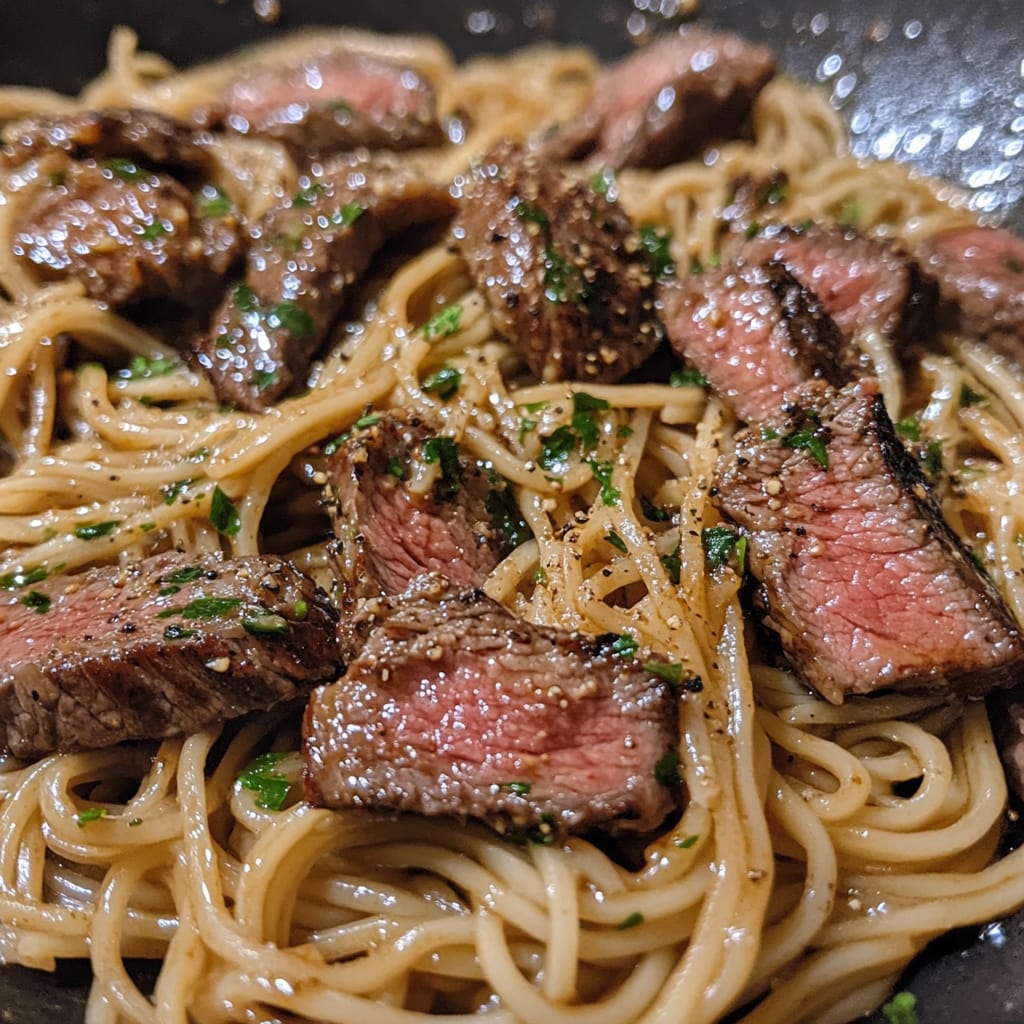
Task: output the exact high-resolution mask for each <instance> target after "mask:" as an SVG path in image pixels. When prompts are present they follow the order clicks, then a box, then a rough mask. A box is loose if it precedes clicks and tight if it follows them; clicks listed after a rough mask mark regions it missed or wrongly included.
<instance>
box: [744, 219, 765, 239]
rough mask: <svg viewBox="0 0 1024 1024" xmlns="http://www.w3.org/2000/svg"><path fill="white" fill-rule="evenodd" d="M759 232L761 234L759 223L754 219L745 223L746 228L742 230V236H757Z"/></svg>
mask: <svg viewBox="0 0 1024 1024" xmlns="http://www.w3.org/2000/svg"><path fill="white" fill-rule="evenodd" d="M759 234H761V224H760V222H758V221H756V220H755V221H751V222H750V223H749V224H748V225H747V230H746V231H744V232H743V237H744V238H746V239H751V238H757V236H758V235H759Z"/></svg>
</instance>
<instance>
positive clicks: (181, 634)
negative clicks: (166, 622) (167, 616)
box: [164, 624, 196, 640]
mask: <svg viewBox="0 0 1024 1024" xmlns="http://www.w3.org/2000/svg"><path fill="white" fill-rule="evenodd" d="M195 635H196V633H195V630H194V629H186V628H185V627H184V626H179V625H177V624H174V625H170V626H167V627H165V628H164V639H165V640H188V639H189V637H193V636H195Z"/></svg>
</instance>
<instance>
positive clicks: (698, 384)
mask: <svg viewBox="0 0 1024 1024" xmlns="http://www.w3.org/2000/svg"><path fill="white" fill-rule="evenodd" d="M668 382H669V384H670V385H671V386H672V387H674V388H706V387H707V386H708V379H707V377H705V376H704V374H703V373H701V372H700V370H695V369H693V368H692V367H689V366H684V367H683V368H682V369H681V370H675V371H674V372H673V373H672V376H671V377H669V379H668Z"/></svg>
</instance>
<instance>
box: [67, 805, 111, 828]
mask: <svg viewBox="0 0 1024 1024" xmlns="http://www.w3.org/2000/svg"><path fill="white" fill-rule="evenodd" d="M109 813H110V812H109V811H108V810H107V809H106V807H90V808H89V809H88V810H85V811H79V812H78V814H76V815H75V824H76V825H78V827H79V828H85V826H86V825H88V824H89V823H90V822H93V821H100V820H101V819H102V818H105V817H106V816H107V815H108V814H109Z"/></svg>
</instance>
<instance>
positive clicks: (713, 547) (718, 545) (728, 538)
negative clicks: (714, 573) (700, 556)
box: [700, 526, 740, 569]
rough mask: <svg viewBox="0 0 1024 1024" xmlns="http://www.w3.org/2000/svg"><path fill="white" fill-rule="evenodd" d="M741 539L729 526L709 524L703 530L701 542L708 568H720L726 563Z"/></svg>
mask: <svg viewBox="0 0 1024 1024" xmlns="http://www.w3.org/2000/svg"><path fill="white" fill-rule="evenodd" d="M739 540H740V538H739V536H738V535H737V534H736V533H734V532H733V531H732V530H731V529H729V527H728V526H709V527H706V528H705V529H703V530H701V531H700V543H701V547H703V548H704V559H705V561H706V562H707V566H708V568H709V569H719V568H721V567H722V566H723V565H726V564H727V563H728V561H729V556H730V555H731V554H732V553H733V550H734V549H735V547H736V545H737V544H738V543H739Z"/></svg>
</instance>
